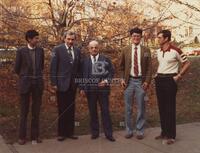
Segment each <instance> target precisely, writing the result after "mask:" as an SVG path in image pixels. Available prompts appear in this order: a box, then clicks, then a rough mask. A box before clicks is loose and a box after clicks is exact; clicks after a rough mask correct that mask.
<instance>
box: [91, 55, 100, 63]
mask: <svg viewBox="0 0 200 153" xmlns="http://www.w3.org/2000/svg"><path fill="white" fill-rule="evenodd" d="M90 58H91V61H92V64H94V63H95V61H94V56H92V55H90ZM95 59H96V62H97V61H98V59H99V54H97V55H96V56H95Z"/></svg>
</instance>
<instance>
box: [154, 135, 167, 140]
mask: <svg viewBox="0 0 200 153" xmlns="http://www.w3.org/2000/svg"><path fill="white" fill-rule="evenodd" d="M155 139H156V140H161V139H165V137H164V136H162V135H158V136H156V137H155Z"/></svg>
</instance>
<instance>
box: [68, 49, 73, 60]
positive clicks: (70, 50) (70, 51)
mask: <svg viewBox="0 0 200 153" xmlns="http://www.w3.org/2000/svg"><path fill="white" fill-rule="evenodd" d="M68 53H69V55H70V57H71V58H72V60H73V56H72V48H71V47H69V48H68Z"/></svg>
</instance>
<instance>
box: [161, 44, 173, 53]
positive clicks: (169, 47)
mask: <svg viewBox="0 0 200 153" xmlns="http://www.w3.org/2000/svg"><path fill="white" fill-rule="evenodd" d="M171 46H172V45H171V44H169V46H168V48H167V49H166V50H165V51H164V50H163V48H162V47H161V48H160V51H162V52H170V50H171Z"/></svg>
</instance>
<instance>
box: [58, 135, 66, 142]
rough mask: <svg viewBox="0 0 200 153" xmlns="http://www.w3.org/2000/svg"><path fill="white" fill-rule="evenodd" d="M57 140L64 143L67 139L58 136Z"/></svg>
mask: <svg viewBox="0 0 200 153" xmlns="http://www.w3.org/2000/svg"><path fill="white" fill-rule="evenodd" d="M57 140H58V141H64V140H65V137H63V136H58V138H57Z"/></svg>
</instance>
